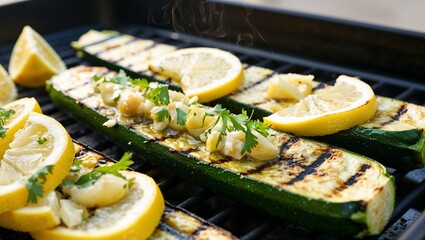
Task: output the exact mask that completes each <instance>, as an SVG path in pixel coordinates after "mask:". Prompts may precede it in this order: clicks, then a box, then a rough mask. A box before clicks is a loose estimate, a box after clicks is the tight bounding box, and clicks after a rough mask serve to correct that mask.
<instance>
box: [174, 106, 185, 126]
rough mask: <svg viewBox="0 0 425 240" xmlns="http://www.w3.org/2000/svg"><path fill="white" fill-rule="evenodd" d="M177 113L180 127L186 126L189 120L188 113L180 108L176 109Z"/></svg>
mask: <svg viewBox="0 0 425 240" xmlns="http://www.w3.org/2000/svg"><path fill="white" fill-rule="evenodd" d="M176 111H177V124H178V125H180V126H184V125H185V124H186V120H187V113H186V112H185V111H183V110H181V109H180V108H177V109H176Z"/></svg>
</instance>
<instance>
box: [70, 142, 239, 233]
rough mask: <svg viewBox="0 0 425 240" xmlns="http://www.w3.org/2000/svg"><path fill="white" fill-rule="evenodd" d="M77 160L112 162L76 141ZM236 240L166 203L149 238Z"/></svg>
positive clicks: (90, 163)
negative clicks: (158, 221)
mask: <svg viewBox="0 0 425 240" xmlns="http://www.w3.org/2000/svg"><path fill="white" fill-rule="evenodd" d="M74 146H75V160H81V161H82V164H81V165H82V166H83V167H87V168H93V167H95V166H98V165H99V164H106V163H108V162H112V161H113V160H111V159H110V158H108V157H107V156H105V155H103V154H102V153H100V152H97V151H95V150H93V149H91V148H89V147H88V146H86V145H85V144H82V143H79V142H76V141H74ZM191 238H194V239H223V240H232V239H236V237H235V236H233V235H232V234H231V233H229V232H228V231H226V230H224V229H221V228H219V227H217V226H215V225H213V224H211V223H208V222H206V221H204V220H203V219H201V218H199V217H197V216H195V215H193V214H191V213H188V212H186V211H185V210H183V209H180V208H178V207H174V206H172V205H171V204H169V203H166V207H165V211H164V214H163V215H162V219H161V222H160V223H159V225H158V227H157V228H156V230H155V231H154V232H153V233H152V235H151V236H150V237H149V240H154V239H191Z"/></svg>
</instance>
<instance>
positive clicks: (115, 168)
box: [62, 152, 133, 188]
mask: <svg viewBox="0 0 425 240" xmlns="http://www.w3.org/2000/svg"><path fill="white" fill-rule="evenodd" d="M132 156H133V154H131V153H129V152H126V153H124V155H123V156H122V157H121V159H120V160H119V161H118V162H117V163H115V164H113V165H110V166H103V167H97V168H95V169H93V170H92V171H91V172H89V173H86V174H84V175H82V176H81V177H80V178H79V179H78V180H77V181H76V182H75V183H72V182H70V181H67V180H64V181H63V182H62V185H64V186H76V187H78V188H85V187H89V186H91V185H93V184H94V183H95V182H96V181H97V180H98V179H99V178H100V177H102V176H103V175H105V174H112V175H115V176H117V177H120V178H124V179H125V177H124V176H123V175H122V174H121V173H120V172H119V171H120V170H125V169H127V168H128V167H129V166H130V165H131V164H133V161H132V160H131V158H132ZM76 164H78V166H79V165H80V164H81V162H79V163H76Z"/></svg>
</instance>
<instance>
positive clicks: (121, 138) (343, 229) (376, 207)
mask: <svg viewBox="0 0 425 240" xmlns="http://www.w3.org/2000/svg"><path fill="white" fill-rule="evenodd" d="M117 76H118V77H117ZM122 76H123V75H122ZM99 79H103V80H99ZM105 79H106V81H105ZM108 79H109V80H108ZM111 79H114V80H113V81H112V80H111ZM119 79H121V80H122V81H121V80H119ZM139 80H140V79H138V80H131V81H129V80H128V79H127V81H124V80H123V78H122V77H119V74H118V75H117V74H116V73H114V72H110V71H108V70H107V69H106V68H97V67H84V66H80V67H75V68H72V69H69V70H67V71H65V72H63V73H61V74H60V75H58V76H56V77H54V78H52V79H51V80H50V81H49V83H48V85H47V91H48V94H49V96H50V98H51V99H52V101H53V102H54V103H56V104H57V105H58V106H59V107H60V109H61V110H63V111H66V112H69V113H71V114H72V115H73V116H74V117H76V118H78V119H79V120H81V121H83V122H86V123H88V124H89V125H91V126H92V127H93V128H94V129H96V130H98V131H100V132H102V133H104V134H105V135H107V136H109V137H110V138H112V139H114V140H115V141H116V142H118V143H121V144H123V145H125V147H126V148H128V149H131V150H133V151H135V152H136V153H139V154H141V155H143V156H144V157H145V158H146V159H148V160H150V161H152V162H153V163H155V164H157V165H160V166H163V167H166V168H169V169H171V170H173V171H175V172H176V173H178V174H179V175H182V176H184V177H185V178H187V179H190V180H192V181H196V182H197V183H198V184H200V185H203V186H205V187H208V188H211V189H213V190H215V191H217V192H219V193H221V194H224V195H226V196H228V197H230V198H233V199H235V200H237V201H240V202H243V203H246V204H248V205H251V206H254V207H256V208H259V209H262V210H264V211H267V212H269V213H271V214H273V215H275V216H278V217H281V218H283V219H287V220H290V221H292V222H295V223H298V224H301V225H304V226H307V227H309V228H312V229H317V230H321V231H326V232H329V233H333V234H337V235H343V236H358V237H362V236H366V235H375V234H379V233H380V232H381V231H382V229H383V228H384V227H385V225H386V223H387V222H388V220H389V218H390V216H391V214H392V211H393V208H394V194H395V186H394V180H393V178H392V177H391V176H390V175H389V174H388V173H387V172H386V169H385V168H384V167H383V166H382V165H381V164H379V163H377V162H375V161H373V160H371V159H368V158H365V157H363V156H361V155H357V154H354V153H351V152H348V151H345V150H341V149H337V148H333V147H331V146H329V145H326V144H322V143H319V142H315V141H312V140H308V139H303V138H299V137H295V136H292V135H289V134H285V133H282V132H279V131H275V130H268V131H267V134H266V135H267V137H264V136H263V137H264V138H265V139H266V140H267V141H265V142H270V143H271V145H273V146H274V147H275V148H272V149H278V151H277V152H276V153H277V154H276V155H274V154H273V155H270V156H269V157H272V158H271V159H268V160H266V159H265V158H267V157H264V158H263V159H256V158H258V156H257V155H255V156H250V155H249V154H248V153H252V152H255V151H254V150H253V149H255V147H256V146H257V145H258V146H260V144H261V142H260V137H259V136H257V138H256V139H257V142H256V143H255V145H254V146H251V147H252V148H251V149H250V151H246V152H245V154H241V155H240V157H241V159H237V156H236V155H232V154H231V153H230V154H229V153H228V152H225V151H224V150H219V149H218V150H217V149H216V150H211V149H210V150H208V149H207V147H208V146H207V145H208V142H204V141H203V140H202V139H201V138H202V135H204V134H203V133H205V132H208V129H207V130H206V131H203V132H201V133H200V134H199V135H198V136H196V134H193V135H192V134H190V133H189V132H188V131H187V130H184V129H182V130H176V129H173V126H172V125H168V126H167V127H165V128H163V129H156V127H155V126H154V121H155V119H154V118H144V117H140V116H134V115H131V114H123V112H122V111H121V110H120V109H119V108H120V106H118V107H117V105H118V104H119V103H118V101H120V99H121V98H122V97H123V95H121V94H119V95H116V96H113V95H108V94H104V95H102V93H101V92H100V91H101V90H100V89H98V88H99V87H100V84H99V81H101V84H102V83H108V84H110V83H112V84H116V85H117V86H115V87H117V88H123V89H121V90H122V91H126V90H128V89H127V88H128V87H130V88H134V89H136V90H138V91H140V88H142V87H141V86H143V87H146V85H145V84H144V83H142V82H143V81H142V80H140V81H139ZM161 87H162V86H161ZM152 89H153V90H152ZM155 89H158V86H157V87H155V88H151V90H152V91H156V94H157V95H156V96H158V98H156V99H157V100H158V99H160V98H161V97H160V96H164V95H165V92H162V95H161V93H160V92H161V91H159V90H158V91H157V90H155ZM121 93H122V92H121ZM140 94H141V95H142V94H143V97H144V98H145V100H144V101H143V102H139V104H140V105H141V104H142V103H143V105H144V104H145V103H146V102H147V101H146V99H155V98H151V97H152V95H151V92H150V91H146V90H142V91H140ZM173 94H174V93H172V91H169V92H168V95H169V96H171V95H173ZM124 98H126V97H124ZM105 99H106V100H107V99H112V101H117V103H111V104H109V105H108V104H106V102H105ZM114 99H115V100H114ZM170 99H172V97H170ZM153 101H155V100H153ZM161 101H165V100H158V103H160V102H161ZM173 101H174V100H173ZM127 103H128V104H129V102H127ZM192 104H194V105H195V106H199V107H202V108H205V109H207V110H208V109H209V110H211V109H216V110H217V108H209V107H204V106H202V105H199V104H197V103H192ZM124 105H125V104H124ZM131 105H133V104H131ZM162 107H164V106H162ZM137 108H138V107H137ZM141 108H143V107H141ZM131 109H132V107H130V108H125V110H131ZM152 109H153V108H152ZM152 109H151V110H152ZM125 110H124V111H125ZM217 112H220V111H217ZM145 116H146V115H145ZM205 116H206V117H208V115H207V114H205ZM212 116H214V115H212ZM220 116H221V115H220ZM232 116H233V119H235V118H238V119H239V118H242V117H237V116H244V115H243V114H242V115H232ZM168 119H169V120H170V119H171V120H172V118H168ZM215 119H217V118H215ZM229 119H232V118H229ZM171 120H170V122H171ZM187 121H188V120H187V118H186V119H185V122H186V123H187ZM228 123H229V125H226V126H229V127H230V126H232V125H233V124H234V123H233V122H232V124H230V122H228ZM253 124H254V123H253ZM222 126H223V125H222ZM200 127H201V128H202V127H203V125H200ZM211 127H212V128H214V125H211ZM230 128H231V130H227V132H226V134H225V136H222V141H226V139H225V137H227V136H229V135H231V133H234V132H237V131H242V132H244V133H245V138H243V137H242V138H237V139H236V140H238V141H241V142H240V144H242V146H241V147H240V148H239V149H243V146H244V145H245V144H244V141H245V143H246V142H248V137H247V136H249V133H248V129H247V128H248V127H247V128H246V129H242V130H237V129H236V128H235V129H233V128H232V127H230ZM155 129H156V130H155ZM253 129H256V130H259V129H258V128H253ZM259 131H261V130H259ZM251 133H252V132H251ZM208 134H210V135H211V134H212V131H210V132H208ZM260 135H261V134H260ZM217 137H218V136H217ZM214 143H216V144H212V145H210V147H217V146H218V145H220V143H219V141H217V142H214ZM267 146H269V145H267ZM241 151H242V150H241ZM260 152H261V151H260ZM241 153H242V152H241ZM260 155H261V154H260ZM274 156H275V157H274Z"/></svg>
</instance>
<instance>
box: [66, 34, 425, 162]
mask: <svg viewBox="0 0 425 240" xmlns="http://www.w3.org/2000/svg"><path fill="white" fill-rule="evenodd" d="M73 46H74V47H75V49H76V50H78V51H79V53H80V54H81V55H82V56H83V57H85V58H87V59H88V60H91V61H94V62H96V63H101V64H103V65H105V66H107V67H109V68H111V69H115V70H118V69H124V70H125V71H126V72H127V73H128V74H129V75H131V76H133V77H146V78H148V79H149V80H153V81H158V82H162V83H168V84H170V85H171V86H172V87H171V88H174V89H179V83H178V82H177V81H175V80H173V79H167V78H165V77H162V76H159V75H157V74H154V73H153V72H151V71H150V70H149V61H150V60H152V59H153V58H155V57H158V56H161V55H163V54H166V53H169V52H171V51H174V50H176V49H177V48H176V47H174V46H170V45H166V44H161V43H157V42H154V41H152V40H146V39H139V38H135V37H132V36H130V35H125V34H119V33H117V32H115V33H113V34H111V33H110V32H106V33H105V32H98V31H93V30H92V31H89V32H88V33H86V34H84V35H83V36H82V37H81V38H80V39H79V41H78V42H76V43H75V44H74V45H73ZM276 75H277V73H275V72H274V71H273V70H270V69H265V68H261V67H257V66H251V65H246V66H245V81H244V83H243V84H242V86H241V87H240V89H239V90H238V91H236V92H234V93H233V94H231V95H229V96H227V97H224V98H221V99H220V100H218V102H219V103H221V104H222V105H223V106H224V107H226V108H228V109H229V110H230V111H232V112H240V110H241V109H246V110H248V111H253V117H254V118H257V119H262V118H263V117H265V116H268V115H270V114H272V113H275V112H277V111H279V110H282V109H283V108H287V107H289V106H292V105H294V104H295V103H296V101H295V100H272V99H270V98H269V97H268V96H267V87H268V85H269V82H270V79H272V78H273V76H276ZM324 87H326V85H325V84H323V83H319V82H315V81H313V93H314V92H315V91H317V90H318V89H321V88H324ZM377 103H378V111H377V113H376V114H375V116H374V117H373V118H372V119H370V120H369V121H368V122H366V123H364V124H361V125H359V126H356V127H353V128H351V129H349V130H345V131H341V132H338V133H335V134H331V135H326V136H321V137H315V139H317V140H320V141H324V142H327V143H330V144H334V145H336V146H339V147H343V148H345V149H348V150H351V151H354V152H357V153H360V154H363V155H365V156H368V157H371V158H373V159H376V160H378V161H380V162H381V163H383V164H385V165H386V166H389V167H395V168H402V169H413V168H421V167H424V163H425V137H424V133H423V129H424V125H425V123H424V119H425V107H422V106H418V105H415V104H411V103H407V102H403V101H399V100H395V99H390V98H386V97H380V96H378V97H377Z"/></svg>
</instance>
